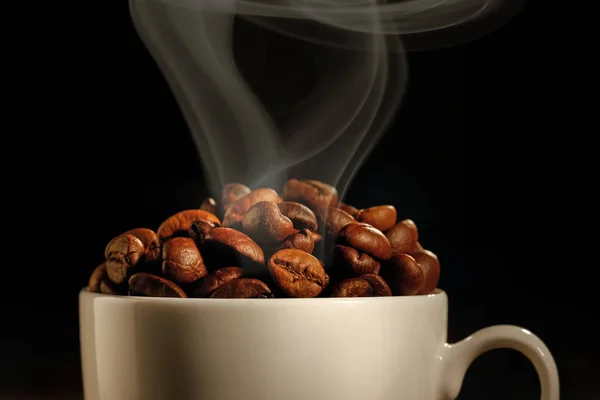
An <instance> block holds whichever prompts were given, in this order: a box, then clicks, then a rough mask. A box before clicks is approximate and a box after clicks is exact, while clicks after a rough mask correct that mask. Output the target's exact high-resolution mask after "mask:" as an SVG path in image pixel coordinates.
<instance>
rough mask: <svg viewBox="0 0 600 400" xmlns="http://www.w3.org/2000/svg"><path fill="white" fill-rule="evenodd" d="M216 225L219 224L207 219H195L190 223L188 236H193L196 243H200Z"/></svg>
mask: <svg viewBox="0 0 600 400" xmlns="http://www.w3.org/2000/svg"><path fill="white" fill-rule="evenodd" d="M216 227H217V226H216V225H215V224H214V223H213V222H210V221H206V220H203V219H201V220H199V221H194V222H192V223H191V225H190V229H189V231H188V236H189V237H190V238H192V239H193V240H194V241H195V242H196V243H200V242H201V241H202V240H204V237H205V236H206V235H208V233H209V232H210V231H212V230H213V229H214V228H216Z"/></svg>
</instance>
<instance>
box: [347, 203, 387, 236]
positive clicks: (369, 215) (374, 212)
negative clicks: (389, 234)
mask: <svg viewBox="0 0 600 400" xmlns="http://www.w3.org/2000/svg"><path fill="white" fill-rule="evenodd" d="M396 216H397V214H396V208H395V207H394V206H376V207H370V208H365V209H362V210H360V211H359V212H358V213H357V215H356V220H357V221H359V222H364V223H365V224H369V225H371V226H372V227H374V228H375V229H379V230H380V231H382V232H383V231H386V230H388V229H390V228H391V227H393V226H394V224H395V223H396Z"/></svg>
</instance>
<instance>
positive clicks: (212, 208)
mask: <svg viewBox="0 0 600 400" xmlns="http://www.w3.org/2000/svg"><path fill="white" fill-rule="evenodd" d="M200 209H201V210H202V211H206V212H209V213H211V214H214V215H217V202H216V201H215V199H213V198H212V197H209V198H207V199H204V201H203V202H202V204H200Z"/></svg>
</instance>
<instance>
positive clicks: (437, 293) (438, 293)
mask: <svg viewBox="0 0 600 400" xmlns="http://www.w3.org/2000/svg"><path fill="white" fill-rule="evenodd" d="M79 293H80V296H93V297H99V298H105V299H113V300H115V301H117V300H123V301H135V302H144V303H163V304H165V303H177V304H180V305H181V304H215V305H216V304H231V305H233V304H241V303H243V304H252V305H257V304H265V305H266V304H270V305H276V304H297V303H298V302H300V303H303V304H314V303H327V304H337V303H344V304H348V303H352V304H357V303H358V304H365V303H373V302H385V303H388V302H398V303H409V302H423V301H433V300H437V299H441V298H444V297H447V293H446V292H445V291H444V290H442V289H440V288H436V289H435V290H434V292H433V293H431V294H423V295H413V296H382V297H315V298H274V299H211V298H195V297H187V298H175V297H146V296H124V295H112V294H104V293H96V292H90V291H89V289H88V287H87V286H86V287H84V288H82V289H81V290H80V292H79Z"/></svg>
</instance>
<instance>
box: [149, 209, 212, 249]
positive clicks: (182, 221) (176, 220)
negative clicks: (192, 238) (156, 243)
mask: <svg viewBox="0 0 600 400" xmlns="http://www.w3.org/2000/svg"><path fill="white" fill-rule="evenodd" d="M201 219H204V220H206V221H210V222H213V223H215V224H216V225H221V221H220V220H219V218H217V216H216V215H214V214H211V213H209V212H207V211H204V210H185V211H181V212H178V213H177V214H175V215H172V216H170V217H169V218H167V219H166V220H165V221H164V222H163V223H162V224H161V225H160V227H159V228H158V231H157V232H156V233H157V234H158V238H159V240H160V241H161V242H164V241H165V240H167V239H169V238H171V237H181V236H183V237H186V236H187V235H188V230H189V229H190V225H191V224H192V222H193V221H198V220H201Z"/></svg>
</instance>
